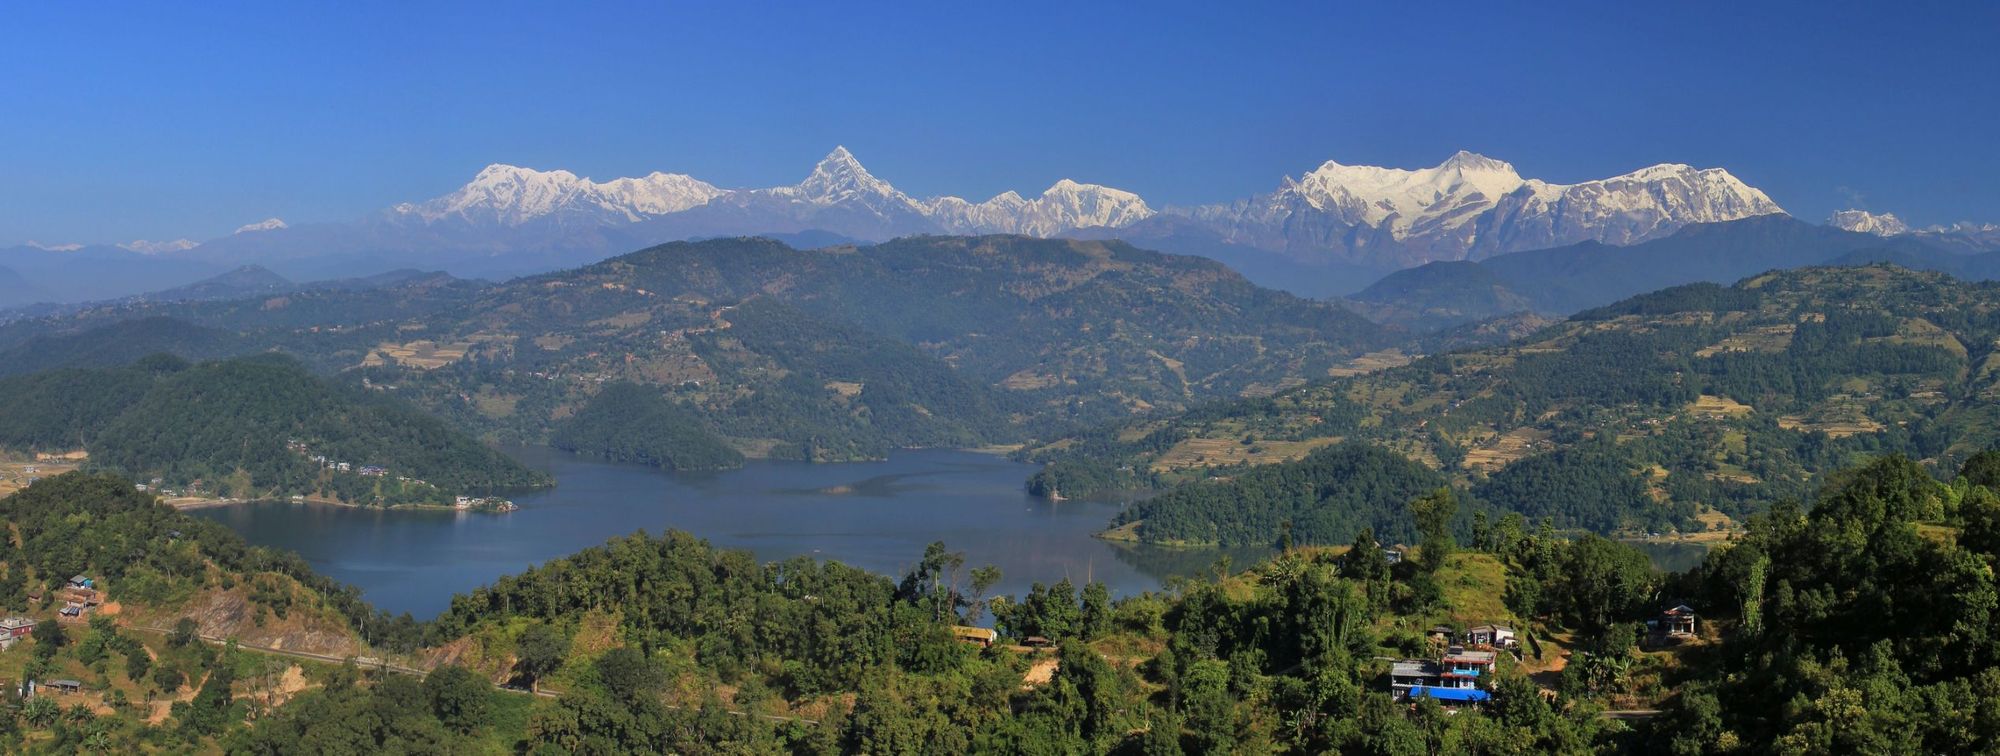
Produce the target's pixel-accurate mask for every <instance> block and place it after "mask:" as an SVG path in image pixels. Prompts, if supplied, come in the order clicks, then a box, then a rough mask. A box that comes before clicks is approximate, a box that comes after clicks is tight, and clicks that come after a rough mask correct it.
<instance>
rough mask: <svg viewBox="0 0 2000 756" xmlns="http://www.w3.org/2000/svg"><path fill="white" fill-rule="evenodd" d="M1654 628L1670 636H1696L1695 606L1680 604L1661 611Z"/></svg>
mask: <svg viewBox="0 0 2000 756" xmlns="http://www.w3.org/2000/svg"><path fill="white" fill-rule="evenodd" d="M1653 629H1654V631H1655V632H1658V633H1660V634H1662V635H1665V636H1667V637H1670V638H1692V637H1694V635H1695V613H1694V607H1691V606H1688V605H1687V604H1678V605H1676V606H1674V607H1673V608H1671V609H1668V610H1666V611H1664V612H1660V618H1659V619H1657V620H1654V625H1653Z"/></svg>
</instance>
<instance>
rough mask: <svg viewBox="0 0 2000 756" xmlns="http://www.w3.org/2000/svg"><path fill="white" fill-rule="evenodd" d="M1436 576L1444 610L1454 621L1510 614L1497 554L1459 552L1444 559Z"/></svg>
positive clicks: (1496, 618) (1502, 619)
mask: <svg viewBox="0 0 2000 756" xmlns="http://www.w3.org/2000/svg"><path fill="white" fill-rule="evenodd" d="M1412 558H1414V557H1412ZM1436 578H1437V584H1438V587H1439V588H1440V589H1442V590H1443V591H1444V605H1445V612H1446V613H1447V614H1449V615H1450V616H1451V619H1452V621H1454V622H1459V623H1462V624H1475V625H1476V624H1481V623H1486V622H1506V621H1507V620H1508V618H1509V617H1511V616H1513V612H1512V611H1509V610H1508V609H1507V603H1506V601H1505V600H1504V599H1503V597H1504V596H1506V595H1507V566H1506V565H1505V564H1502V563H1501V562H1500V559H1499V557H1496V556H1493V555H1492V554H1479V553H1472V552H1459V553H1456V554H1453V555H1451V558H1450V559H1447V560H1445V563H1444V566H1443V567H1440V568H1438V572H1437V576H1436Z"/></svg>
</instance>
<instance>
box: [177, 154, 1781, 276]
mask: <svg viewBox="0 0 2000 756" xmlns="http://www.w3.org/2000/svg"><path fill="white" fill-rule="evenodd" d="M1781 212H1783V209H1782V208H1781V207H1780V206H1779V205H1778V204H1777V203H1775V202H1773V201H1772V200H1771V199H1770V197H1768V196H1766V195H1765V194H1764V193H1763V192H1762V191H1759V190H1757V189H1756V188H1754V187H1751V186H1749V185H1747V184H1744V183H1743V182H1742V181H1740V180H1738V179H1737V178H1736V177H1734V176H1733V175H1731V174H1730V173H1729V172H1728V171H1726V170H1723V169H1720V168H1709V169H1697V168H1694V167H1691V166H1686V165H1678V164H1663V165H1656V166H1652V167H1648V168H1644V169H1641V170H1638V171H1634V172H1632V173H1628V174H1624V175H1621V176H1616V177H1612V178H1607V179H1601V180H1595V181H1585V182H1580V183H1576V184H1557V183H1552V182H1547V181H1542V180H1539V179H1531V178H1524V177H1522V176H1521V175H1519V173H1518V172H1517V171H1515V169H1514V168H1513V166H1511V165H1509V164H1508V163H1505V162H1503V161H1499V160H1495V159H1492V158H1488V157H1485V156H1481V155H1477V154H1474V153H1470V152H1459V153H1458V154H1456V155H1453V156H1452V157H1451V158H1449V159H1447V160H1446V161H1444V162H1443V163H1441V164H1439V165H1438V166H1435V167H1432V168H1425V169H1420V170H1402V169H1393V168H1376V167H1369V166H1347V165H1342V164H1340V163H1337V162H1333V161H1328V162H1327V163H1325V164H1323V165H1321V166H1319V167H1318V168H1316V169H1314V170H1312V171H1309V172H1306V173H1304V174H1302V175H1300V176H1298V177H1287V178H1285V179H1283V180H1282V181H1281V182H1280V184H1279V186H1278V187H1277V188H1276V189H1275V190H1274V191H1272V192H1270V193H1268V194H1264V195H1259V196H1256V197H1251V198H1247V199H1242V200H1237V201H1234V202H1225V203H1220V204H1213V205H1201V206H1194V207H1166V208H1161V207H1155V206H1153V205H1151V204H1149V203H1147V202H1146V201H1145V199H1144V198H1142V197H1140V196H1139V195H1138V194H1135V193H1133V192H1129V191H1125V190H1121V189H1116V188H1112V187H1107V186H1102V185H1098V184H1090V183H1081V182H1077V181H1073V180H1069V179H1064V180H1061V181H1058V182H1056V183H1055V184H1054V185H1052V186H1050V187H1049V188H1048V189H1047V190H1045V191H1043V192H1042V193H1040V194H1039V195H1036V196H1033V197H1025V196H1022V195H1020V194H1017V193H1015V192H1011V191H1010V192H1005V193H1002V194H1000V195H998V196H995V197H993V198H991V199H987V200H984V201H978V202H975V201H971V200H966V199H963V198H959V197H931V198H919V197H912V196H910V195H908V194H905V193H903V192H902V191H899V190H897V189H896V188H895V187H894V186H893V185H892V184H890V183H889V182H888V181H885V180H883V179H881V178H879V177H876V176H875V175H874V174H872V173H870V172H869V171H868V170H867V168H865V167H864V166H863V165H862V164H861V162H860V161H859V160H858V159H857V158H856V157H855V156H854V155H853V154H852V153H850V152H848V151H847V150H846V149H845V148H836V149H834V151H833V152H832V153H830V154H828V155H827V156H826V157H825V158H824V159H823V160H821V161H820V162H819V163H818V164H817V165H816V166H814V167H813V169H812V170H811V171H810V173H809V174H808V175H807V176H806V177H805V179H804V180H802V181H800V182H799V183H797V184H794V185H789V186H779V187H771V188H762V189H725V188H721V187H717V186H715V185H713V184H710V183H708V182H705V181H702V180H700V179H698V178H695V177H692V176H688V175H684V174H671V173H653V174H650V175H647V176H644V177H638V178H619V179H613V180H609V181H603V182H599V181H594V180H592V179H589V178H585V177H581V176H578V175H576V174H574V173H571V172H569V171H563V170H548V171H543V170H535V169H530V168H524V167H518V166H511V165H500V164H495V165H491V166H488V167H487V168H486V169H484V170H482V171H480V172H479V173H478V175H476V176H475V177H474V178H473V180H472V181H470V182H468V183H467V184H465V185H464V186H462V187H460V188H459V189H457V190H455V191H453V192H451V193H449V194H446V195H444V196H441V197H437V198H433V199H430V200H426V201H422V202H408V203H403V204H399V205H396V206H394V207H391V208H388V209H386V210H384V211H383V212H381V213H380V214H378V215H375V216H372V217H369V218H364V219H360V220H357V221H353V222H349V223H332V224H301V225H295V226H291V227H288V228H287V227H273V228H270V229H268V230H263V231H261V232H259V233H238V234H235V235H232V236H230V237H226V238H223V239H218V240H215V241H211V242H208V243H205V244H202V245H200V246H198V247H195V248H194V249H191V250H187V251H185V252H184V253H181V254H183V255H184V256H186V257H187V258H189V259H197V260H203V261H209V262H217V263H229V264H243V263H249V262H256V263H259V264H263V265H266V266H269V267H273V268H274V269H276V270H279V272H281V273H285V274H287V275H292V276H295V277H296V276H308V277H309V276H312V275H324V274H327V273H328V272H330V270H332V269H337V267H338V265H353V264H356V261H365V260H371V259H388V258H396V259H398V260H401V261H402V264H404V265H407V264H419V265H424V266H428V267H442V268H445V269H448V270H451V271H452V272H454V273H457V274H461V275H488V276H492V275H510V274H517V273H526V272H538V271H541V270H547V269H553V268H557V267H563V266H568V265H575V264H582V263H587V262H591V261H594V260H597V259H602V258H603V257H606V256H609V255H611V254H616V253H618V252H623V251H628V250H630V249H636V248H640V247H643V246H647V245H650V244H655V243H660V242H664V241H673V240H680V239H690V238H704V237H714V236H736V235H750V234H764V235H770V234H803V233H818V234H821V235H823V236H825V235H831V236H833V237H844V238H849V239H853V240H861V241H881V240H886V239H889V238H894V237H899V236H909V235H915V234H992V233H1011V234H1023V235H1028V236H1039V237H1051V236H1084V237H1092V238H1108V237H1118V238H1127V239H1131V240H1134V241H1137V242H1139V243H1141V244H1144V245H1147V246H1152V247H1157V248H1160V249H1162V250H1165V251H1172V252H1184V253H1203V254H1210V256H1218V257H1223V258H1224V259H1225V260H1226V261H1228V260H1227V258H1228V254H1229V253H1230V252H1236V253H1245V252H1249V253H1274V254H1266V257H1268V258H1269V260H1271V261H1274V262H1281V263H1295V264H1299V265H1305V266H1312V267H1322V268H1330V269H1333V268H1348V269H1358V270H1366V271H1371V272H1377V273H1379V272H1386V271H1389V270H1394V269H1397V268H1402V267H1408V266H1410V265H1415V264H1421V263H1423V262H1428V261H1431V260H1458V259H1478V258H1482V257H1489V256H1492V255H1495V254H1501V253H1505V252H1512V251H1519V250H1524V249H1536V248H1542V247H1549V246H1558V245H1562V244H1568V243H1574V242H1579V241H1601V242H1606V243H1611V244H1631V243H1635V242H1639V241H1645V240H1647V239H1653V238H1658V237H1660V236H1663V235H1665V234H1668V233H1671V232H1673V231H1674V230H1676V229H1678V228H1680V227H1682V226H1684V225H1687V224H1689V223H1698V222H1714V221H1724V220H1734V219H1738V218H1745V217H1751V216H1756V215H1764V214H1772V213H1781ZM1218 250H1221V252H1220V253H1218ZM333 261H340V262H339V263H334V262H333ZM1245 267H1254V266H1245ZM1359 283H1365V281H1360V282H1359Z"/></svg>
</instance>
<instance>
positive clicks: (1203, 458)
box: [1153, 436, 1340, 472]
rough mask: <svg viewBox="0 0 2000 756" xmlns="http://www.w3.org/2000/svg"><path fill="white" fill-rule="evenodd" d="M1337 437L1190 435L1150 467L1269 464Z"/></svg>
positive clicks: (1303, 453) (1301, 454)
mask: <svg viewBox="0 0 2000 756" xmlns="http://www.w3.org/2000/svg"><path fill="white" fill-rule="evenodd" d="M1339 440H1340V439H1339V438H1338V437H1323V438H1309V439H1306V440H1304V441H1267V440H1263V439H1258V440H1257V441H1255V442H1252V443H1249V444H1245V443H1243V437H1242V436H1236V437H1234V438H1190V439H1188V440H1186V441H1182V442H1180V443H1178V444H1174V446H1173V448H1171V449H1168V450H1167V451H1166V452H1165V453H1163V454H1161V455H1160V456H1159V457H1158V458H1157V459H1154V460H1153V470H1155V471H1157V472H1168V471H1172V470H1183V469H1187V468H1194V467H1213V466H1216V465H1233V464H1238V463H1247V464H1253V465H1268V464H1275V463H1278V462H1289V461H1291V460H1294V459H1300V458H1302V457H1304V456H1306V455H1307V454H1311V453H1312V451H1313V450H1314V449H1318V448H1320V447H1322V446H1326V445H1328V444H1332V443H1335V442H1338V441H1339Z"/></svg>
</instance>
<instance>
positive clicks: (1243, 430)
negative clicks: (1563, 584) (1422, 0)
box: [1031, 266, 2000, 540]
mask: <svg viewBox="0 0 2000 756" xmlns="http://www.w3.org/2000/svg"><path fill="white" fill-rule="evenodd" d="M1995 312H2000V286H1995V285H1993V284H1986V283H1969V282H1964V281H1959V280H1955V279H1952V278H1950V277H1947V276H1944V275H1942V274H1938V273H1929V272H1916V271H1910V270H1906V269H1902V268H1896V267H1890V266H1868V267H1850V268H1811V269H1804V270H1796V271H1783V272H1776V273H1770V274H1765V275H1760V276H1757V277H1754V278H1751V279H1748V280H1745V281H1743V282H1741V283H1739V284H1737V285H1735V286H1718V285H1714V284H1693V285H1688V286H1681V287H1676V288H1671V289H1667V290H1663V291H1659V292H1654V293H1650V294H1646V295H1642V296H1639V297H1634V298H1631V299H1627V300H1625V301H1622V302H1619V303H1616V304H1614V305H1611V306H1608V307H1604V308H1600V309H1596V310H1590V311H1586V312H1584V313H1580V314H1578V315H1577V316H1576V317H1575V318H1573V319H1571V320H1569V321H1568V322H1565V323H1561V324H1559V325H1556V326H1552V327H1550V328H1548V329H1546V330H1544V331H1542V332H1540V333H1539V334H1538V335H1536V336H1534V337H1533V338H1531V339H1529V340H1527V341H1523V342H1518V343H1515V344H1511V345H1508V346H1504V347H1492V348H1486V349H1480V350H1476V351H1469V352H1460V353H1454V354H1447V355H1442V356H1437V357H1430V358H1426V359H1423V360H1420V361H1418V362H1416V363H1414V364H1411V365H1409V366H1407V367H1402V368H1394V369H1390V370H1385V371H1382V372H1378V373H1374V374H1370V375H1363V376H1356V377H1352V378H1344V379H1337V380H1333V381H1328V382H1324V383H1319V384H1315V385H1313V386H1309V387H1303V388H1299V389H1294V390H1291V391H1287V392H1284V393H1282V394H1279V395H1278V396H1275V397H1272V398H1270V399H1267V400H1255V401H1245V402H1238V403H1232V404H1224V405H1218V406H1211V407H1204V408H1201V409H1199V410H1197V411H1193V412H1190V413H1187V414H1185V415H1183V416H1181V417H1179V418H1164V419H1142V420H1135V421H1131V422H1128V423H1125V424H1121V425H1116V426H1111V427H1107V428H1103V429H1099V430H1096V431H1093V432H1091V433H1086V434H1081V435H1079V436H1076V437H1074V438H1069V439H1065V440H1062V441H1059V442H1056V443H1052V444H1047V445H1044V446H1042V447H1041V448H1039V449H1036V450H1033V451H1031V456H1033V457H1035V458H1037V459H1044V460H1049V461H1051V462H1052V463H1053V464H1052V465H1051V466H1050V468H1049V469H1048V470H1047V471H1045V472H1044V474H1043V475H1042V476H1040V480H1038V486H1039V487H1040V488H1042V489H1043V490H1050V491H1057V492H1061V493H1063V494H1066V495H1077V494H1082V493H1086V492H1088V491H1089V490H1091V489H1093V488H1103V487H1107V486H1112V487H1116V486H1135V485H1159V484H1172V483H1176V482H1181V481H1188V480H1199V479H1204V478H1208V477H1211V476H1214V477H1226V478H1237V477H1240V476H1241V469H1240V467H1238V466H1237V465H1239V463H1241V462H1244V461H1246V460H1247V461H1249V462H1253V463H1257V462H1261V463H1268V462H1274V461H1277V460H1282V459H1288V458H1294V457H1298V456H1302V455H1304V454H1306V453H1307V452H1308V451H1310V450H1312V449H1316V448H1318V447H1319V446H1321V445H1324V444H1328V443H1332V442H1334V441H1336V440H1345V441H1347V442H1365V443H1373V444H1378V445H1381V446H1384V447H1386V448H1389V449H1392V450H1395V451H1397V452H1400V453H1402V454H1404V455H1406V456H1408V457H1410V458H1412V459H1416V460H1419V461H1422V462H1424V463H1425V464H1426V465H1428V466H1430V467H1433V468H1437V469H1440V470H1442V471H1445V472H1448V473H1450V474H1451V475H1452V476H1453V477H1454V478H1455V479H1456V480H1457V481H1458V483H1459V484H1460V485H1463V486H1466V487H1467V490H1469V491H1470V492H1471V493H1472V494H1474V495H1476V496H1477V497H1478V498H1479V499H1481V500H1482V501H1484V502H1485V503H1486V504H1488V505H1491V506H1493V507H1496V508H1500V509H1506V510H1512V511H1519V512H1522V513H1524V514H1526V515H1528V516H1529V517H1530V518H1531V519H1532V518H1538V517H1549V518H1551V519H1552V520H1553V521H1554V522H1555V524H1556V525H1557V526H1558V527H1583V528H1590V529H1593V530H1614V529H1619V528H1638V529H1661V528H1665V527H1669V526H1672V527H1680V528H1689V527H1699V526H1698V525H1697V524H1696V523H1697V522H1701V521H1713V520H1715V519H1716V518H1717V517H1720V516H1726V517H1731V518H1740V517H1742V516H1745V515H1747V514H1751V513H1754V512H1757V511H1760V510H1761V509H1762V508H1763V507H1764V506H1765V505H1767V504H1768V503H1769V502H1771V501H1774V500H1776V499H1778V498H1782V497H1786V496H1801V495H1804V494H1805V493H1806V492H1808V491H1809V490H1811V488H1812V485H1813V481H1814V476H1816V475H1819V474H1820V473H1823V472H1825V471H1828V470H1832V469H1836V468H1838V467H1841V466H1843V465H1847V464H1851V463H1852V462H1853V461H1855V460H1857V459H1860V458H1862V457H1865V456H1868V455H1871V454H1879V453H1884V452H1891V451H1894V452H1901V453H1905V454H1909V455H1910V456H1911V457H1913V458H1917V459H1922V460H1927V461H1934V462H1935V463H1936V464H1937V465H1938V466H1939V468H1940V469H1956V465H1957V461H1959V460H1963V459H1964V458H1966V457H1968V456H1970V455H1971V454H1972V453H1974V452H1977V451H1980V450H1983V449H1986V448H1990V447H1992V446H1993V445H1994V444H1995V443H1996V442H2000V402H1996V399H2000V352H1996V344H2000V318H1996V317H1995V316H1994V315H1993V313H1995ZM1253 449H1255V450H1257V451H1259V452H1261V453H1251V450H1253ZM1300 469H1301V470H1305V469H1308V468H1300ZM1243 480H1244V481H1250V480H1252V479H1251V478H1247V477H1246V478H1243ZM1245 485H1248V483H1245ZM1233 496H1234V498H1231V497H1230V496H1220V495H1218V496H1217V497H1213V498H1211V499H1208V500H1210V501H1214V502H1222V501H1236V502H1239V503H1240V505H1241V506H1259V505H1258V504H1256V502H1258V501H1262V500H1264V499H1263V498H1260V496H1261V495H1260V494H1256V493H1255V492H1251V491H1248V490H1239V491H1236V492H1235V493H1234V494H1233ZM1214 506H1223V505H1222V504H1215V505H1214ZM1216 516H1218V517H1220V516H1222V515H1220V514H1218V515H1216ZM1133 517H1134V518H1136V519H1144V518H1145V515H1144V513H1143V512H1136V513H1135V514H1134V515H1133ZM1231 517H1237V516H1234V515H1232V516H1231ZM1183 520H1185V518H1183ZM1143 534H1144V531H1143V530H1142V535H1143ZM1191 535H1192V534H1191V533H1188V532H1177V533H1165V532H1154V533H1153V536H1155V537H1157V538H1159V539H1162V540H1188V539H1190V537H1191ZM1253 537H1268V538H1273V539H1274V538H1275V537H1276V533H1275V532H1263V533H1261V534H1260V535H1257V536H1244V535H1239V536H1237V538H1239V539H1241V538H1253Z"/></svg>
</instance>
